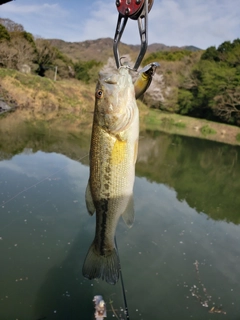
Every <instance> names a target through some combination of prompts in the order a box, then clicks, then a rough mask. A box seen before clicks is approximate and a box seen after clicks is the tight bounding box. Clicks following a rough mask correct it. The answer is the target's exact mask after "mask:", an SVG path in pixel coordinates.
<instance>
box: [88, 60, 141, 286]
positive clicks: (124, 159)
mask: <svg viewBox="0 0 240 320" xmlns="http://www.w3.org/2000/svg"><path fill="white" fill-rule="evenodd" d="M95 97H96V100H95V109H94V118H93V128H92V138H91V147H90V177H89V181H88V186H87V189H86V195H85V197H86V205H87V209H88V212H89V214H90V215H93V214H94V212H96V230H95V238H94V241H93V243H92V245H91V246H90V248H89V251H88V254H87V256H86V258H85V262H84V265H83V275H84V276H85V277H86V278H88V279H94V278H102V279H103V280H105V281H107V282H108V283H110V284H115V283H116V282H117V281H118V278H119V268H120V265H119V259H118V255H117V251H116V248H115V244H114V237H115V230H116V227H117V223H118V220H119V218H120V216H122V217H123V220H124V221H125V222H126V224H127V225H128V226H129V227H131V226H132V224H133V220H134V208H133V184H134V179H135V163H136V159H137V152H138V136H139V114H138V107H137V104H136V99H135V91H134V86H133V83H132V77H131V76H130V74H129V72H128V68H127V67H124V66H122V67H120V68H119V69H117V70H116V72H115V74H111V75H110V76H108V75H104V74H100V75H99V80H98V83H97V86H96V93H95Z"/></svg>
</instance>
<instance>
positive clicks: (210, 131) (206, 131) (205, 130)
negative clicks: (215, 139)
mask: <svg viewBox="0 0 240 320" xmlns="http://www.w3.org/2000/svg"><path fill="white" fill-rule="evenodd" d="M200 131H201V133H202V134H203V135H208V134H216V133H217V132H216V131H215V130H214V129H212V128H210V127H209V126H208V125H205V126H203V127H202V128H201V129H200Z"/></svg>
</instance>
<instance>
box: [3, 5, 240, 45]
mask: <svg viewBox="0 0 240 320" xmlns="http://www.w3.org/2000/svg"><path fill="white" fill-rule="evenodd" d="M132 1H133V0H132ZM0 17H1V18H9V19H11V20H13V21H15V22H18V23H20V24H22V25H23V26H24V28H25V30H26V31H28V32H31V33H32V34H33V35H37V36H41V37H43V38H57V39H62V40H65V41H70V42H75V41H84V40H93V39H98V38H105V37H110V38H113V37H114V34H115V29H116V24H117V17H118V12H117V9H116V5H115V0H105V1H102V0H99V1H95V0H92V1H87V0H65V1H64V0H15V1H13V2H10V3H8V4H5V5H2V6H0ZM236 38H240V1H239V0H155V1H154V4H153V7H152V10H151V11H150V13H149V33H148V39H149V41H148V42H149V44H151V43H163V44H165V45H176V46H184V45H194V46H196V47H199V48H201V49H206V48H207V47H209V46H218V45H220V44H221V43H222V42H224V41H227V40H230V41H232V40H234V39H236ZM122 41H123V42H124V43H128V44H140V38H139V33H138V26H137V21H133V20H130V19H129V20H128V23H127V26H126V29H125V33H124V34H123V37H122Z"/></svg>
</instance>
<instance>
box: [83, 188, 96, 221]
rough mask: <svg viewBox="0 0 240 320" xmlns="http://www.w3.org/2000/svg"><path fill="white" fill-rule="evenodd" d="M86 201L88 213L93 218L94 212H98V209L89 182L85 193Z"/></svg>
mask: <svg viewBox="0 0 240 320" xmlns="http://www.w3.org/2000/svg"><path fill="white" fill-rule="evenodd" d="M85 201H86V206H87V210H88V213H89V214H90V215H91V216H92V215H93V214H94V212H95V211H96V208H95V206H94V203H93V199H92V194H91V190H90V186H89V182H88V185H87V188H86V192H85Z"/></svg>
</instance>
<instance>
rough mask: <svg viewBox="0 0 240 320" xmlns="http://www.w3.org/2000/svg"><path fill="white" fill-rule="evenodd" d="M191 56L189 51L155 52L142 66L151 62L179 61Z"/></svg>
mask: <svg viewBox="0 0 240 320" xmlns="http://www.w3.org/2000/svg"><path fill="white" fill-rule="evenodd" d="M191 55H192V52H191V51H189V50H177V51H157V52H153V53H151V54H149V55H148V57H147V58H146V59H144V61H143V65H145V64H148V63H151V62H153V61H181V60H182V59H183V58H185V57H189V56H191Z"/></svg>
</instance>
